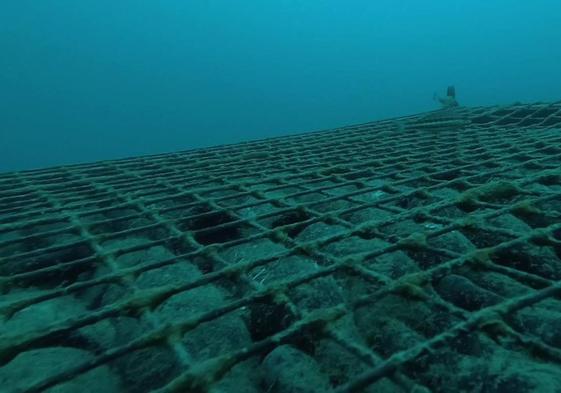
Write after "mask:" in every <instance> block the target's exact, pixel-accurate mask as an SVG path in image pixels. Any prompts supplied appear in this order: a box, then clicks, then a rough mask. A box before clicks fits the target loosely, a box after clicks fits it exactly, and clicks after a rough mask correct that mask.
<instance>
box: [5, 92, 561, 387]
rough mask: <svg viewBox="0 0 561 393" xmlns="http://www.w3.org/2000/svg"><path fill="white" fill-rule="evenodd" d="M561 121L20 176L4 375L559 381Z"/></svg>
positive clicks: (115, 381) (518, 114)
mask: <svg viewBox="0 0 561 393" xmlns="http://www.w3.org/2000/svg"><path fill="white" fill-rule="evenodd" d="M560 128H561V104H559V103H554V104H533V105H513V106H508V107H478V108H462V107H460V108H454V109H451V110H441V111H434V112H429V113H424V114H420V115H416V116H408V117H402V118H397V119H390V120H385V121H376V122H371V123H367V124H361V125H354V126H348V127H343V128H339V129H335V130H328V131H322V132H315V133H308V134H302V135H295V136H288V137H281V138H274V139H267V140H262V141H255V142H249V143H242V144H236V145H228V146H220V147H215V148H209V149H201V150H195V151H187V152H180V153H173V154H164V155H156V156H148V157H138V158H131V159H125V160H116V161H106V162H99V163H92V164H84V165H74V166H64V167H56V168H49V169H44V170H36V171H26V172H13V173H4V174H0V289H1V291H2V295H1V297H0V386H1V388H0V390H1V389H4V390H3V391H7V392H12V391H14V392H19V391H21V392H39V391H55V390H53V389H56V391H57V392H72V391H80V392H88V391H104V392H145V391H157V392H246V393H253V392H255V393H257V392H270V393H272V392H279V393H284V392H316V391H317V392H328V391H333V392H337V393H343V392H410V391H414V392H428V391H434V392H458V391H474V392H476V391H480V392H487V393H489V392H504V391H515V392H534V391H551V392H558V391H561V302H560V299H559V295H560V294H561V169H560V167H561V131H560ZM88 389H97V390H88ZM548 389H549V390H548Z"/></svg>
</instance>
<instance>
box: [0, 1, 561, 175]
mask: <svg viewBox="0 0 561 393" xmlns="http://www.w3.org/2000/svg"><path fill="white" fill-rule="evenodd" d="M559 15H561V3H559V2H558V1H553V0H537V1H533V2H522V1H507V0H497V1H491V2H486V1H440V0H439V1H433V2H430V3H426V2H418V1H401V2H395V1H389V0H383V1H376V2H373V1H365V0H360V1H359V0H355V1H348V2H339V1H333V0H326V1H321V2H318V1H313V2H304V1H287V0H283V1H276V2H263V1H255V0H251V1H249V0H248V1H244V2H231V1H187V2H186V1H179V0H168V1H160V2H138V1H131V0H123V1H119V2H115V1H80V2H76V1H70V0H58V1H35V0H22V1H17V2H16V1H11V2H2V4H1V5H0V51H1V56H0V71H1V72H0V171H8V170H19V169H29V168H38V167H45V166H51V165H58V164H67V163H76V162H84V161H94V160H102V159H110V158H119V157H126V156H135V155H140V154H148V153H159V152H166V151H176V150H184V149H190V148H195V147H201V146H209V145H216V144H222V143H231V142H237V141H241V140H250V139H256V138H264V137H269V136H278V135H285V134H289V133H293V132H301V131H307V130H313V129H322V128H330V127H336V126H339V125H343V124H351V123H355V122H364V121H370V120H375V119H381V118H386V117H391V116H396V115H402V114H409V113H416V112H420V111H424V110H428V109H432V108H434V107H435V103H434V102H433V101H432V95H433V93H434V92H435V91H439V92H443V91H444V89H445V88H446V86H448V85H449V84H454V85H455V86H456V89H457V91H458V100H459V101H460V103H461V104H463V105H490V104H501V103H504V104H509V103H512V102H515V101H523V102H534V101H554V100H558V99H559V97H560V95H559V94H560V93H559V92H560V91H561V78H560V76H559V75H560V74H559V60H560V59H561V46H559V45H558V43H559V42H561V24H560V23H559Z"/></svg>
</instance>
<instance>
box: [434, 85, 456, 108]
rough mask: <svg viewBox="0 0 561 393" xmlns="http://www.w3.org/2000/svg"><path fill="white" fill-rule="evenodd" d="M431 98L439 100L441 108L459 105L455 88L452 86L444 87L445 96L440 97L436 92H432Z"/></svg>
mask: <svg viewBox="0 0 561 393" xmlns="http://www.w3.org/2000/svg"><path fill="white" fill-rule="evenodd" d="M433 99H434V100H435V101H438V102H440V105H442V108H454V107H457V106H460V104H459V103H458V101H457V100H456V88H455V87H454V86H452V85H451V86H448V89H446V97H440V96H439V95H438V94H437V93H434V95H433Z"/></svg>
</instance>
